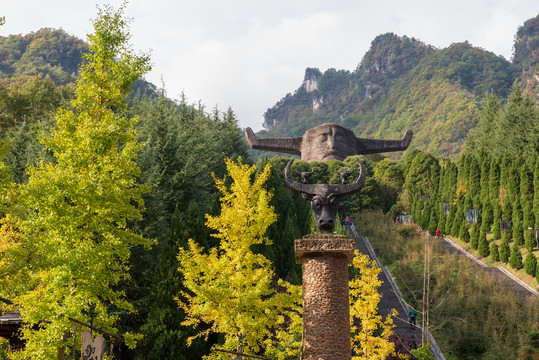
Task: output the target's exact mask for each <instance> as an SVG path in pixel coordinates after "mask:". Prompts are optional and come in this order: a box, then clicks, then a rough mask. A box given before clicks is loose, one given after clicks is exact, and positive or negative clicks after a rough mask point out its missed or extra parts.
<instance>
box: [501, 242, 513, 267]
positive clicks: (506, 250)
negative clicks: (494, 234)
mask: <svg viewBox="0 0 539 360" xmlns="http://www.w3.org/2000/svg"><path fill="white" fill-rule="evenodd" d="M509 256H511V248H510V247H509V241H508V239H507V237H506V236H504V237H503V238H502V243H501V244H500V261H501V262H503V263H504V264H507V262H508V261H509Z"/></svg>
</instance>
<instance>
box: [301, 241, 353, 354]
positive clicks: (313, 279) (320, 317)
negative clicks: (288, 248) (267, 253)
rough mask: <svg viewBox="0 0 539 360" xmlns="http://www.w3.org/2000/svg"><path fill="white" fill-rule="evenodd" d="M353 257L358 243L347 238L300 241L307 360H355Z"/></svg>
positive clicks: (304, 341)
mask: <svg viewBox="0 0 539 360" xmlns="http://www.w3.org/2000/svg"><path fill="white" fill-rule="evenodd" d="M353 254H354V241H353V240H352V239H349V238H347V237H346V236H343V235H337V234H313V235H307V236H304V237H303V238H302V239H301V240H296V260H297V261H298V263H301V264H302V269H303V359H306V360H349V359H351V352H350V350H351V349H350V307H349V300H348V293H349V287H348V265H349V264H350V263H351V261H352V258H353Z"/></svg>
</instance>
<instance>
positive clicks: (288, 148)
mask: <svg viewBox="0 0 539 360" xmlns="http://www.w3.org/2000/svg"><path fill="white" fill-rule="evenodd" d="M245 138H246V139H247V143H248V144H249V146H250V147H251V149H256V150H266V151H275V152H283V153H287V154H294V155H301V141H302V139H303V138H301V137H298V138H267V139H264V138H260V139H259V138H257V137H256V135H255V133H254V132H253V130H252V129H251V128H250V127H248V128H246V129H245Z"/></svg>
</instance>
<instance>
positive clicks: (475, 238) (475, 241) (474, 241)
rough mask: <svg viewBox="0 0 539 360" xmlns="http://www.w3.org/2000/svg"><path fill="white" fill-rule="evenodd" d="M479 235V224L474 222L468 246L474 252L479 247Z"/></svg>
mask: <svg viewBox="0 0 539 360" xmlns="http://www.w3.org/2000/svg"><path fill="white" fill-rule="evenodd" d="M480 233H481V226H480V225H479V222H476V223H474V224H473V226H472V234H471V238H470V246H471V248H472V249H474V250H477V247H478V246H479V235H480Z"/></svg>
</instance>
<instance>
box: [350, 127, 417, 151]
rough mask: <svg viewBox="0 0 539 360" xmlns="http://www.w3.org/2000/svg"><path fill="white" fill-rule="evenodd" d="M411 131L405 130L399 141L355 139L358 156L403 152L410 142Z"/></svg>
mask: <svg viewBox="0 0 539 360" xmlns="http://www.w3.org/2000/svg"><path fill="white" fill-rule="evenodd" d="M413 134H414V133H413V131H412V130H407V131H406V132H405V133H404V135H403V137H402V138H401V139H400V140H380V139H362V138H356V139H357V140H356V146H357V153H358V154H376V153H381V152H391V151H403V150H406V149H407V148H408V146H409V145H410V142H412V136H413Z"/></svg>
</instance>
